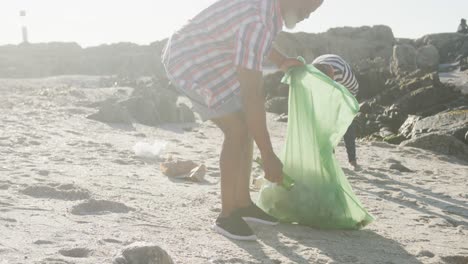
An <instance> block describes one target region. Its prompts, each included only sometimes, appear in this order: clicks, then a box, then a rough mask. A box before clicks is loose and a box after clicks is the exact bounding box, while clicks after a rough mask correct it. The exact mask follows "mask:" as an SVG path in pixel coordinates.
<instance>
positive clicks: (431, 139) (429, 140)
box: [400, 133, 468, 160]
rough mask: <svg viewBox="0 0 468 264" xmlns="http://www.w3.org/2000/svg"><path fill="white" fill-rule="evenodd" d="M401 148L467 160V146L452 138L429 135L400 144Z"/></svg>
mask: <svg viewBox="0 0 468 264" xmlns="http://www.w3.org/2000/svg"><path fill="white" fill-rule="evenodd" d="M400 146H402V147H414V148H421V149H425V150H430V151H434V152H437V153H440V154H445V155H451V156H455V157H457V158H459V159H461V160H467V159H468V146H467V145H466V144H465V143H463V142H462V141H460V140H458V139H457V138H455V137H454V136H451V135H444V134H437V133H430V134H424V135H421V136H418V137H416V138H413V139H411V140H407V141H404V142H403V143H401V144H400Z"/></svg>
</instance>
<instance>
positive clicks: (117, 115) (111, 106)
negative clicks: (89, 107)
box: [88, 101, 133, 124]
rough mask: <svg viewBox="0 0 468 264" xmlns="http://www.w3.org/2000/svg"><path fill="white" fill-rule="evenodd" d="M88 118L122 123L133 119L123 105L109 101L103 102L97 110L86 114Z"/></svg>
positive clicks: (128, 122) (129, 122)
mask: <svg viewBox="0 0 468 264" xmlns="http://www.w3.org/2000/svg"><path fill="white" fill-rule="evenodd" d="M88 118H89V119H92V120H96V121H99V122H104V123H123V124H131V123H132V120H133V118H132V116H131V115H130V113H129V112H128V110H127V109H126V108H125V107H123V106H121V105H119V104H116V103H114V102H110V101H107V102H104V104H103V105H102V106H101V107H100V109H99V111H98V112H97V113H96V114H92V115H90V116H88Z"/></svg>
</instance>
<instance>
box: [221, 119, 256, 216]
mask: <svg viewBox="0 0 468 264" xmlns="http://www.w3.org/2000/svg"><path fill="white" fill-rule="evenodd" d="M213 122H214V123H215V124H216V125H217V126H218V127H219V128H220V129H221V130H222V131H223V133H224V143H223V148H222V151H221V158H220V170H221V203H222V211H221V217H227V216H229V215H230V214H231V213H232V212H234V210H236V209H238V208H239V205H238V201H239V199H238V197H240V196H239V194H238V191H239V190H238V188H240V189H244V188H241V187H238V186H240V184H239V178H240V177H241V175H244V173H245V172H243V170H244V169H243V168H242V164H243V163H244V162H243V155H245V153H246V152H247V151H246V149H247V146H246V144H247V141H248V140H247V139H248V134H247V126H246V124H245V121H244V120H243V119H242V118H241V115H240V114H239V113H236V114H232V115H228V116H225V117H222V118H218V119H215V120H213ZM248 181H249V180H248V179H247V193H248ZM240 182H241V183H242V185H245V179H244V180H243V181H240ZM242 195H245V193H244V192H243V193H242ZM248 199H250V197H249V198H248ZM243 200H245V199H243Z"/></svg>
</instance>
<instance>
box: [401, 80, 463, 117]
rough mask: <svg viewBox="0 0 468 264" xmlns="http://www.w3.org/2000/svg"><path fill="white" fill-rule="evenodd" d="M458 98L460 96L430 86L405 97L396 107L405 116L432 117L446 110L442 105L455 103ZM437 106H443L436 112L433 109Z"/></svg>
mask: <svg viewBox="0 0 468 264" xmlns="http://www.w3.org/2000/svg"><path fill="white" fill-rule="evenodd" d="M457 97H458V94H457V93H455V92H453V91H451V90H448V89H443V88H439V87H434V86H429V87H423V88H420V89H417V90H416V91H413V92H411V93H408V94H405V95H403V96H402V97H401V98H400V99H399V100H397V101H396V103H395V105H396V106H397V107H398V108H399V109H401V111H402V113H404V114H409V115H414V114H422V115H430V114H434V112H435V113H437V112H440V111H442V110H444V107H443V105H442V104H445V103H448V102H450V101H453V100H455V99H457ZM437 106H441V108H439V109H436V110H434V109H433V108H434V107H437ZM431 112H432V113H431Z"/></svg>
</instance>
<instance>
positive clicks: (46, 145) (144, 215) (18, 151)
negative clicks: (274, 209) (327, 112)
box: [0, 76, 468, 264]
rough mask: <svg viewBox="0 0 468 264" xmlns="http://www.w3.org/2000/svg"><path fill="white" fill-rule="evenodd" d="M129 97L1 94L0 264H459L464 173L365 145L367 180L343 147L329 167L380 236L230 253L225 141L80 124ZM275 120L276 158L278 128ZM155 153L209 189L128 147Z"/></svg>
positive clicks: (205, 132) (12, 89)
mask: <svg viewBox="0 0 468 264" xmlns="http://www.w3.org/2000/svg"><path fill="white" fill-rule="evenodd" d="M130 91H131V89H130V88H125V87H115V88H99V87H98V78H96V77H86V76H64V77H56V78H47V79H31V80H12V79H10V80H0V95H1V96H0V120H1V121H0V263H1V264H6V263H8V264H12V263H92V264H96V263H112V260H113V259H114V257H115V256H117V255H118V254H119V252H120V251H121V250H122V249H123V248H124V247H125V246H127V245H130V244H132V243H134V242H144V243H153V244H156V245H158V246H160V247H161V248H163V249H165V250H166V251H167V252H168V253H169V255H170V256H171V257H172V259H173V260H174V262H175V263H369V264H370V263H372V264H373V263H395V264H397V263H398V264H399V263H452V264H460V263H468V191H467V190H468V184H467V181H468V163H467V161H461V160H457V159H456V158H453V157H450V156H443V155H438V154H436V153H432V152H428V151H424V150H420V149H412V148H400V147H397V146H393V145H388V144H384V143H368V142H360V143H359V144H358V157H359V161H360V163H361V165H362V167H363V170H362V171H360V172H354V171H352V170H351V169H350V168H349V167H348V165H347V163H346V152H345V150H344V147H343V145H342V144H341V145H340V146H339V147H338V149H337V157H338V159H339V160H340V161H341V163H342V165H343V167H344V170H345V173H346V175H347V177H348V178H349V180H350V182H351V183H352V185H353V188H354V190H355V191H356V193H357V194H358V196H359V198H360V199H361V200H362V202H363V204H364V205H365V206H366V207H367V208H368V210H369V211H370V212H371V213H372V214H373V215H375V216H376V217H377V220H376V222H375V223H373V224H371V225H370V226H368V227H366V228H365V229H364V230H360V231H323V230H317V229H312V228H308V227H302V226H297V225H289V224H281V225H279V226H277V227H265V226H259V225H255V226H252V227H253V229H254V230H255V231H256V233H257V235H258V237H259V240H258V242H236V241H231V240H229V239H226V238H224V237H222V236H220V235H218V234H216V233H214V232H212V231H211V228H210V227H211V225H212V222H213V220H214V219H215V218H216V216H217V214H218V213H219V211H220V200H219V199H220V198H219V196H220V190H219V181H220V175H219V170H218V165H217V160H218V153H219V150H220V146H221V143H222V135H221V133H220V131H218V130H217V129H216V128H215V127H214V126H213V125H212V124H210V123H197V124H185V125H166V126H161V127H159V128H152V127H146V126H142V125H138V124H134V125H109V124H104V123H100V122H96V121H93V120H89V119H87V118H86V116H88V115H90V114H92V113H95V112H96V111H97V110H96V108H95V106H96V105H98V103H99V102H101V101H103V100H105V99H107V98H109V97H112V96H114V97H115V94H118V95H119V96H125V95H128V94H129V93H130ZM274 118H275V117H274V116H270V115H269V116H268V119H269V125H270V129H271V135H272V140H273V143H274V146H275V149H276V150H278V151H279V150H280V148H281V145H282V142H283V140H284V134H285V131H286V124H284V123H278V122H274V121H273V120H274ZM155 140H159V141H165V142H167V143H168V145H167V147H166V149H165V150H164V154H163V156H162V157H161V158H160V159H163V158H165V157H167V156H168V155H172V156H174V157H177V158H184V159H190V160H193V161H195V162H197V163H199V164H202V163H203V164H205V165H206V167H207V175H206V178H205V179H206V180H205V181H204V182H202V183H192V182H186V181H183V180H175V179H170V178H168V177H166V176H164V175H162V173H161V172H160V169H159V163H160V159H159V160H158V159H142V158H139V157H138V156H136V155H135V154H134V151H133V149H132V148H133V146H134V145H135V144H136V143H138V142H148V143H153V142H154V141H155ZM395 164H396V165H395ZM398 164H401V165H403V166H405V167H406V168H408V169H409V170H410V171H411V172H401V171H400V170H402V168H401V166H399V165H398ZM402 171H404V170H402ZM260 175H261V170H260V169H258V168H255V169H254V176H256V177H258V176H260ZM253 195H254V197H256V196H257V195H258V192H256V191H253Z"/></svg>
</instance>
